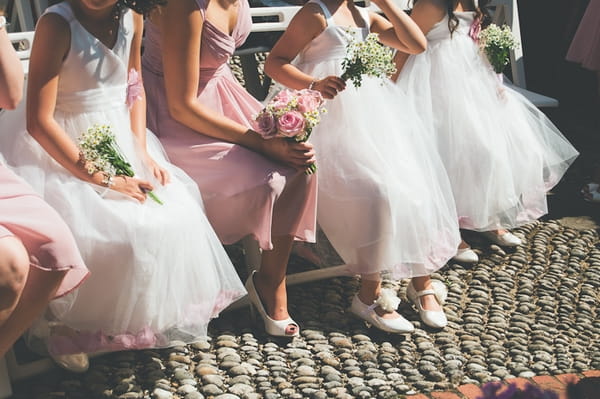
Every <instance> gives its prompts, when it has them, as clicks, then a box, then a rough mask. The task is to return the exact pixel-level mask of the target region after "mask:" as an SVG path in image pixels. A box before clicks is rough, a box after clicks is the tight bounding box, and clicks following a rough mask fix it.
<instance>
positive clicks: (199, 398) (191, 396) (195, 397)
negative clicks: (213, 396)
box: [183, 391, 204, 399]
mask: <svg viewBox="0 0 600 399" xmlns="http://www.w3.org/2000/svg"><path fill="white" fill-rule="evenodd" d="M183 399H204V395H202V394H201V393H200V392H198V391H194V392H190V393H188V394H187V395H185V396H184V398H183Z"/></svg>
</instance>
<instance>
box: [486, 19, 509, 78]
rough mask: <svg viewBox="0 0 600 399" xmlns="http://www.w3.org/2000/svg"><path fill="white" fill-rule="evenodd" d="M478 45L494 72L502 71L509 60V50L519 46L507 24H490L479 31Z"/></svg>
mask: <svg viewBox="0 0 600 399" xmlns="http://www.w3.org/2000/svg"><path fill="white" fill-rule="evenodd" d="M479 45H480V47H481V49H482V50H483V52H484V53H485V55H486V56H487V59H488V61H489V62H490V64H491V65H492V68H494V71H495V72H496V73H502V71H503V70H504V67H505V66H506V65H507V64H508V61H509V52H510V50H514V49H516V48H518V47H519V43H518V42H517V41H516V40H515V37H514V36H513V34H512V32H511V30H510V28H509V27H508V26H507V25H504V26H502V27H499V26H498V25H495V24H490V25H489V26H488V27H487V28H485V29H483V30H482V31H481V32H480V33H479Z"/></svg>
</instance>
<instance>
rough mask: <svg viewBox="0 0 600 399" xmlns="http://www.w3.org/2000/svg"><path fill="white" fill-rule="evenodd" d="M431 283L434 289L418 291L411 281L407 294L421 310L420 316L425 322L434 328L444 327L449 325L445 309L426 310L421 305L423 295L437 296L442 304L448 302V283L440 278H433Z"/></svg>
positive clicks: (419, 310)
mask: <svg viewBox="0 0 600 399" xmlns="http://www.w3.org/2000/svg"><path fill="white" fill-rule="evenodd" d="M431 285H432V287H433V289H430V290H422V291H416V290H415V287H414V286H413V284H412V281H411V282H410V283H409V284H408V287H407V288H406V296H407V297H408V299H410V301H411V302H412V303H414V305H415V307H416V308H417V311H418V312H419V317H421V320H422V321H423V323H425V324H426V325H428V326H429V327H433V328H444V327H446V326H447V325H448V319H447V318H446V314H445V313H444V309H442V310H426V309H423V306H422V305H421V297H422V296H425V295H433V296H435V299H436V300H437V301H438V303H439V304H440V306H442V305H443V304H444V302H446V298H447V297H448V289H447V288H446V285H445V284H444V283H443V282H441V281H439V280H431Z"/></svg>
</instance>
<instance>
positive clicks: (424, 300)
mask: <svg viewBox="0 0 600 399" xmlns="http://www.w3.org/2000/svg"><path fill="white" fill-rule="evenodd" d="M412 283H413V287H415V291H417V292H419V291H423V290H430V289H433V286H432V285H431V277H430V276H423V277H413V279H412ZM419 300H420V301H421V306H422V307H423V309H425V310H433V311H440V310H442V307H441V306H440V304H439V303H438V301H437V299H436V298H435V296H434V295H424V296H422V297H421V298H420V299H419Z"/></svg>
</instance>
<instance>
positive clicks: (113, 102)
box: [2, 0, 245, 355]
mask: <svg viewBox="0 0 600 399" xmlns="http://www.w3.org/2000/svg"><path fill="white" fill-rule="evenodd" d="M151 3H153V2H152V1H150V0H149V1H135V2H130V1H123V0H121V1H117V0H96V1H93V2H91V1H89V0H67V1H63V2H61V3H59V4H57V5H55V6H52V7H50V8H48V9H47V11H46V13H45V14H44V15H43V16H42V18H41V19H40V21H39V22H38V26H37V30H36V35H35V40H34V43H33V48H32V52H31V61H30V66H29V83H28V93H27V130H28V131H29V134H30V136H28V135H27V132H26V131H25V130H24V129H23V128H21V134H20V135H18V137H17V138H16V139H15V141H14V142H13V143H11V144H9V146H8V147H6V146H3V147H2V148H3V150H5V155H6V157H7V159H8V161H9V162H11V163H12V164H13V165H14V167H15V170H16V171H17V173H19V174H20V175H21V176H22V177H24V178H25V179H26V180H27V181H28V182H30V183H31V184H32V186H33V187H34V188H35V189H36V190H37V192H39V193H40V194H42V195H43V197H44V198H45V199H46V200H47V201H48V202H49V203H50V204H51V205H53V206H54V207H55V209H57V210H58V212H59V213H60V214H62V216H63V217H64V219H65V220H66V222H67V224H68V225H69V226H70V228H71V229H72V230H73V233H74V236H75V238H76V240H77V243H78V245H79V248H80V250H81V253H82V256H83V258H84V260H85V262H86V264H87V265H88V267H89V269H90V271H91V273H92V274H91V277H90V278H89V279H88V281H87V282H86V284H84V285H83V286H82V287H81V288H80V289H78V290H76V291H75V292H74V293H73V294H71V295H67V296H66V297H64V298H62V299H60V300H56V301H54V302H52V303H51V310H52V314H53V315H52V316H53V317H54V320H53V321H54V323H53V324H50V325H51V328H49V329H44V328H41V326H40V327H38V328H34V329H33V331H32V332H33V333H34V334H35V333H39V334H42V333H44V332H46V333H48V332H49V334H50V337H49V341H48V349H49V352H50V353H51V354H52V355H64V354H71V353H92V352H104V351H114V350H122V349H137V348H147V347H162V346H168V345H170V344H171V342H173V341H184V342H191V341H194V340H196V339H198V337H202V336H205V335H206V334H207V325H208V323H209V321H210V319H211V318H213V317H216V316H217V315H218V314H219V312H220V311H221V310H223V309H224V308H225V307H227V306H228V305H229V304H230V303H231V302H233V301H234V300H236V299H238V298H239V297H241V296H242V295H244V294H245V290H244V287H243V285H242V283H241V281H240V280H239V278H238V276H237V274H236V271H235V269H234V268H233V265H232V264H231V262H230V260H229V259H228V257H227V254H226V252H225V251H224V249H223V247H222V246H221V244H220V242H219V240H218V239H217V237H216V235H215V233H214V231H213V230H212V228H211V226H210V224H209V222H208V220H207V219H206V216H205V214H204V211H203V208H202V202H201V198H200V193H199V192H198V190H197V186H196V184H195V183H194V182H193V181H192V180H191V179H190V178H189V177H188V176H187V175H185V174H184V173H183V172H182V171H181V170H179V169H177V168H176V167H174V166H173V165H171V164H170V163H168V161H167V160H166V159H165V156H164V155H163V152H162V147H161V146H160V144H159V143H158V141H157V139H156V138H155V137H154V136H153V135H152V134H151V133H149V132H147V130H146V128H145V98H144V91H143V86H142V83H141V81H140V79H139V76H136V75H137V74H138V73H139V71H140V62H141V61H140V57H141V52H140V45H141V38H142V29H143V20H142V15H140V14H137V13H134V12H132V11H131V10H130V9H129V8H127V7H125V6H126V5H128V4H131V7H132V8H134V9H136V11H141V12H143V11H145V10H146V8H148V7H150V6H151V5H152V4H151ZM132 69H133V72H131V70H132ZM128 71H129V72H128ZM128 73H129V82H128ZM128 86H129V87H128ZM127 103H129V104H127ZM6 123H7V124H9V125H10V124H11V123H16V124H18V123H21V124H22V121H11V120H8V121H6ZM96 124H100V125H106V126H110V127H111V129H112V131H113V132H114V134H115V138H116V142H117V145H118V147H120V149H121V151H122V153H123V155H124V156H125V158H126V159H127V161H128V162H129V163H131V165H132V167H133V170H134V171H135V172H136V175H135V176H134V177H128V176H125V175H117V176H114V177H111V176H107V174H106V173H103V172H95V173H92V174H90V173H89V172H88V170H89V163H88V162H87V160H86V159H85V158H82V156H81V154H82V151H81V149H80V148H78V146H77V141H78V137H79V136H80V135H81V134H82V133H83V132H86V131H87V129H88V128H90V127H93V126H94V125H96ZM3 126H6V125H4V121H3ZM9 129H10V128H9ZM150 190H153V192H154V193H155V195H156V196H157V197H158V198H160V201H162V205H161V204H160V203H158V202H156V201H153V200H150V199H146V195H147V193H148V191H150ZM57 321H58V322H59V324H58V325H56V322H57Z"/></svg>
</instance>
